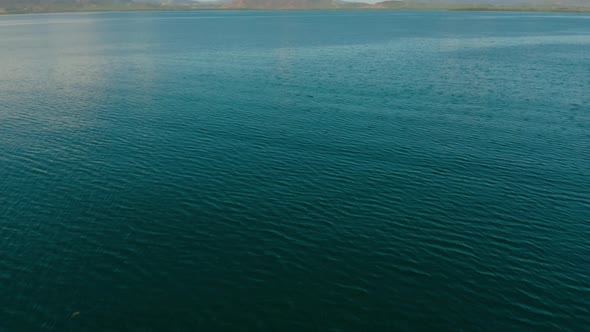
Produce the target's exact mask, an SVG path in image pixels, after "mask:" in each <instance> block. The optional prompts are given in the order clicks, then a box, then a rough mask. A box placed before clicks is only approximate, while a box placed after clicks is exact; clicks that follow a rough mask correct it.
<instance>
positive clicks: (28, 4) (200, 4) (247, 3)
mask: <svg viewBox="0 0 590 332" xmlns="http://www.w3.org/2000/svg"><path fill="white" fill-rule="evenodd" d="M353 1H354V0H350V1H341V0H214V1H206V0H205V1H193V0H0V13H3V14H9V13H35V12H38V13H41V12H77V11H139V10H160V11H162V10H206V9H216V10H224V9H226V10H227V9H231V10H237V9H239V10H249V9H251V10H320V9H367V10H428V9H437V10H496V11H563V12H590V2H588V1H584V0H522V1H521V0H405V1H397V0H387V1H383V2H377V3H365V2H361V1H358V2H353Z"/></svg>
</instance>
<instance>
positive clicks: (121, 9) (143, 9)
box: [0, 6, 590, 15]
mask: <svg viewBox="0 0 590 332" xmlns="http://www.w3.org/2000/svg"><path fill="white" fill-rule="evenodd" d="M352 10H357V11H412V10H413V11H428V10H430V11H464V12H530V13H571V14H583V13H590V7H588V8H578V7H574V8H567V7H566V8H546V7H495V6H416V7H403V8H371V7H342V8H323V9H322V8H313V9H263V8H220V7H201V8H198V7H197V8H195V7H189V8H185V7H178V6H177V7H172V6H170V7H166V6H157V7H155V6H154V7H152V6H138V7H135V6H133V7H116V8H96V7H94V8H87V7H86V8H55V9H47V10H9V9H3V8H0V15H26V14H60V13H63V14H65V13H113V12H121V13H124V12H204V11H269V12H270V11H352Z"/></svg>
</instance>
